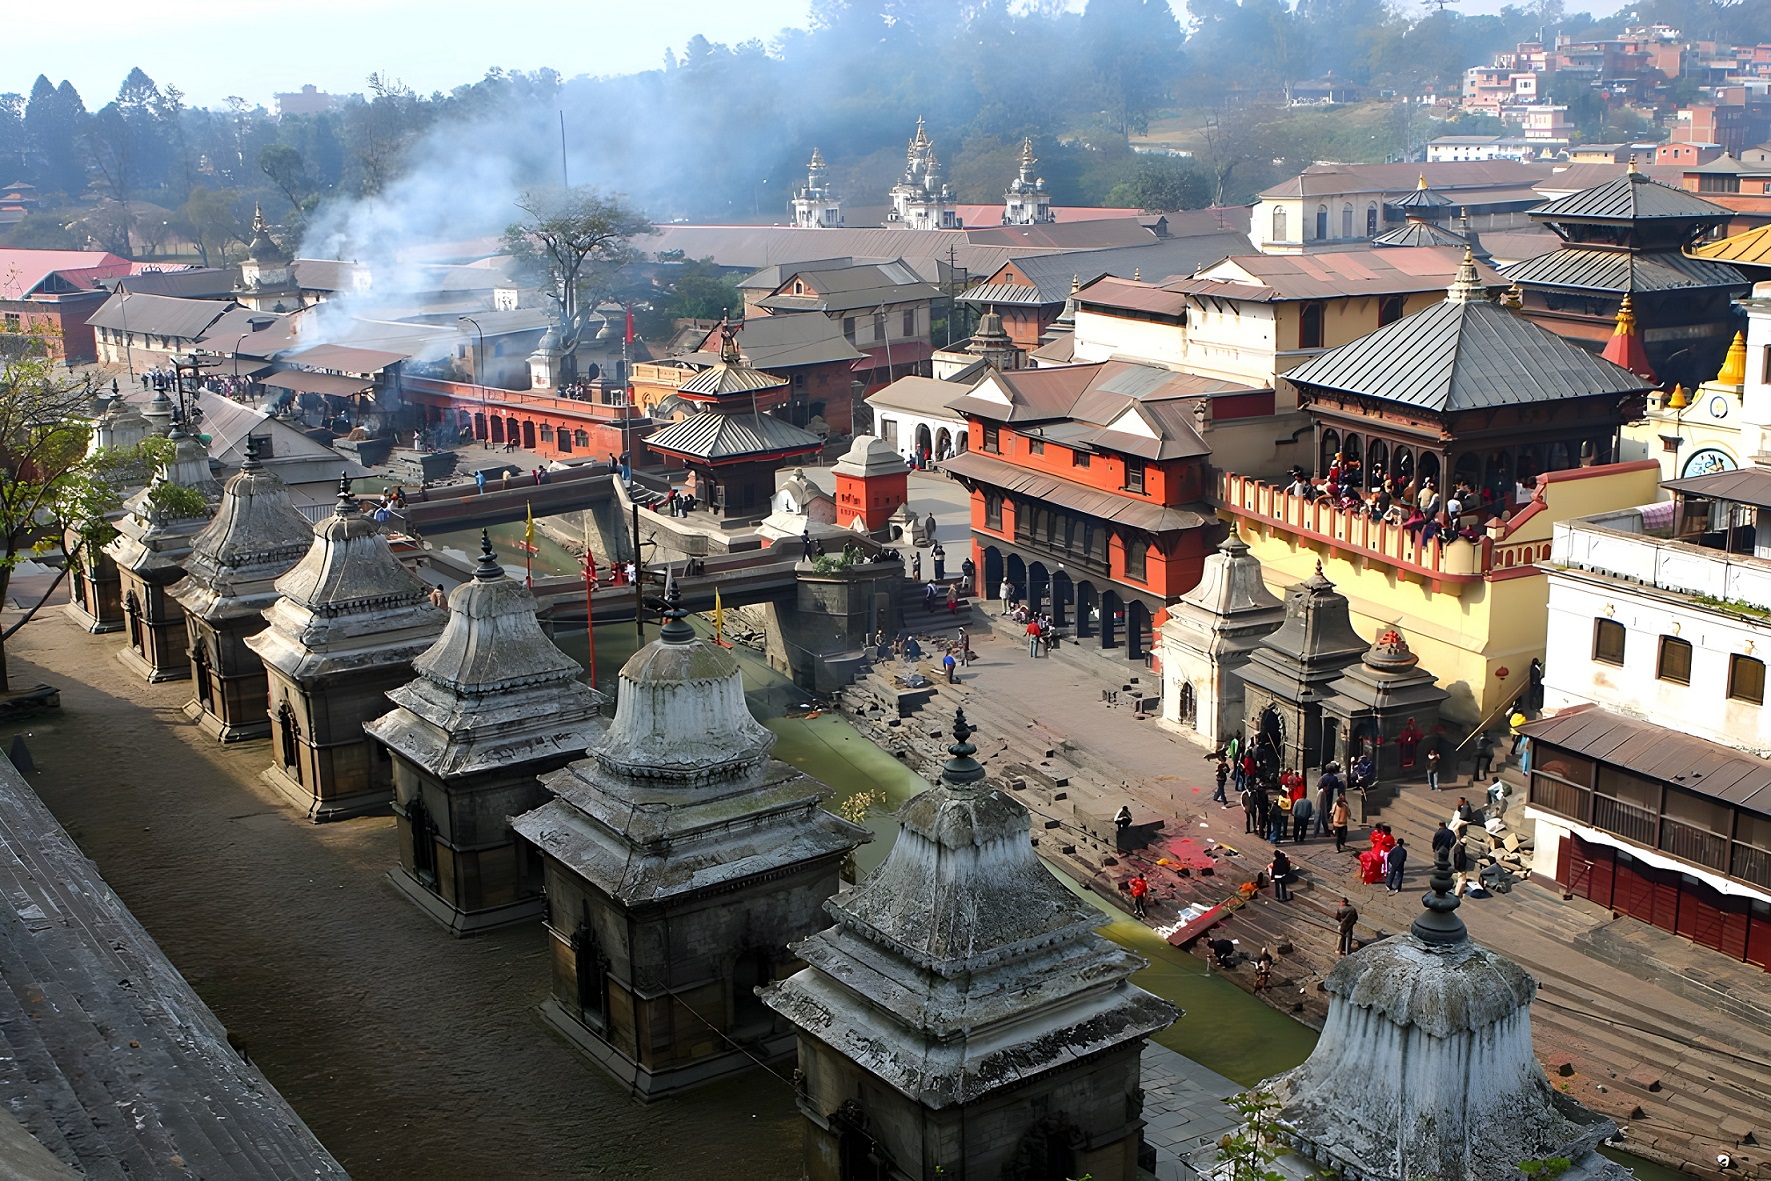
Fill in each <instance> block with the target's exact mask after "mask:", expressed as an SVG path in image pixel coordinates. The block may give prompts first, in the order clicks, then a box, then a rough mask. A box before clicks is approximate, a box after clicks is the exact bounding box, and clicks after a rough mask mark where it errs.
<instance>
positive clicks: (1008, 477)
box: [942, 361, 1221, 661]
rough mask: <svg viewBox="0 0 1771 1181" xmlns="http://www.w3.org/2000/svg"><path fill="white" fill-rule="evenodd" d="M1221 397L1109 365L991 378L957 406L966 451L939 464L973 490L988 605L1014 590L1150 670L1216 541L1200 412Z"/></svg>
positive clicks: (1166, 376)
mask: <svg viewBox="0 0 1771 1181" xmlns="http://www.w3.org/2000/svg"><path fill="white" fill-rule="evenodd" d="M1220 385H1221V383H1216V382H1211V381H1209V380H1208V379H1202V378H1198V377H1195V376H1192V375H1190V374H1184V373H1171V372H1168V371H1167V370H1162V369H1157V368H1153V367H1151V366H1143V365H1135V364H1130V363H1127V362H1117V361H1108V362H1102V363H1099V364H1094V365H1076V366H1068V367H1064V368H1056V369H1033V370H1018V371H1015V372H1012V373H998V372H994V371H992V372H991V373H990V375H989V376H987V377H986V378H984V380H983V381H981V382H979V383H978V384H977V385H976V386H974V387H973V388H972V389H971V390H970V391H969V392H968V393H966V394H965V395H964V396H962V397H960V398H958V399H956V400H955V401H954V402H953V403H951V405H952V406H953V407H954V408H955V409H956V410H958V411H959V412H961V413H962V414H964V415H965V417H966V422H967V430H968V436H969V441H970V447H969V449H968V450H967V451H964V452H962V453H960V454H958V455H956V456H953V457H952V458H950V459H948V460H947V461H946V462H945V463H944V464H943V465H942V466H943V468H944V470H945V471H946V472H947V473H948V474H949V475H951V476H953V477H955V478H956V479H958V480H959V481H960V482H961V483H962V484H963V485H965V487H966V488H967V489H968V490H969V491H970V492H971V502H972V556H973V560H974V561H975V562H976V563H977V566H978V571H979V579H980V582H979V585H980V587H981V588H982V589H981V590H980V594H982V595H984V596H986V597H990V598H995V597H997V595H998V594H999V593H1000V591H999V587H1000V584H1001V583H1002V582H1003V581H1004V580H1005V579H1006V580H1007V581H1008V582H1009V583H1010V584H1011V585H1013V586H1014V588H1015V591H1016V593H1017V594H1018V595H1020V597H1021V598H1023V599H1024V600H1025V601H1027V602H1028V603H1029V604H1031V605H1032V606H1033V607H1035V608H1036V609H1038V610H1044V611H1048V612H1049V613H1050V614H1051V616H1052V620H1053V622H1054V623H1055V624H1056V625H1057V626H1058V627H1060V628H1067V629H1073V632H1074V634H1075V636H1076V638H1077V641H1078V642H1080V643H1089V644H1094V645H1097V646H1098V647H1100V648H1102V649H1104V650H1116V651H1120V652H1122V653H1123V654H1124V655H1125V657H1126V658H1127V659H1129V660H1137V661H1142V660H1144V658H1145V657H1146V656H1147V655H1148V654H1149V653H1150V652H1151V650H1152V649H1151V629H1152V625H1153V621H1154V619H1155V617H1156V615H1157V614H1158V613H1159V612H1160V611H1162V610H1163V609H1164V608H1165V607H1166V606H1167V605H1168V604H1169V603H1170V602H1172V601H1173V600H1174V599H1176V598H1178V597H1179V596H1180V595H1181V594H1183V593H1184V592H1186V591H1188V590H1191V589H1192V588H1193V586H1194V585H1195V584H1197V583H1198V581H1199V576H1200V572H1201V570H1202V569H1203V566H1204V561H1205V555H1206V553H1207V552H1208V549H1209V544H1210V542H1211V540H1212V537H1211V535H1212V533H1213V525H1214V519H1213V517H1212V514H1211V511H1210V509H1209V508H1207V507H1206V504H1205V500H1206V495H1207V481H1208V479H1209V466H1210V458H1211V449H1210V447H1209V446H1208V445H1207V444H1206V443H1205V441H1204V439H1203V438H1202V437H1201V435H1200V432H1199V419H1198V416H1197V407H1196V404H1197V403H1198V402H1200V401H1201V400H1202V399H1203V398H1205V397H1206V396H1208V394H1209V393H1210V392H1211V389H1209V388H1207V387H1212V388H1216V387H1217V386H1220Z"/></svg>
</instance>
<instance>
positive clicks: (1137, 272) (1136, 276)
mask: <svg viewBox="0 0 1771 1181" xmlns="http://www.w3.org/2000/svg"><path fill="white" fill-rule="evenodd" d="M1131 281H1132V282H1133V283H1142V282H1143V281H1144V271H1143V268H1142V267H1133V268H1132V269H1131Z"/></svg>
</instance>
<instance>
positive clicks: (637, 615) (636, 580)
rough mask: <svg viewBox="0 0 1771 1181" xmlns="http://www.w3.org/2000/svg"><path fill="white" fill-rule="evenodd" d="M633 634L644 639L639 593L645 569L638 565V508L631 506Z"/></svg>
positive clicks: (643, 610) (643, 598)
mask: <svg viewBox="0 0 1771 1181" xmlns="http://www.w3.org/2000/svg"><path fill="white" fill-rule="evenodd" d="M632 507H633V634H634V635H636V636H638V637H639V638H640V639H641V640H642V641H643V640H644V639H645V638H646V622H645V606H646V600H645V596H644V595H642V594H641V593H640V587H641V585H642V584H643V583H644V582H645V581H646V568H645V566H643V565H642V564H641V563H640V506H639V505H637V504H636V505H633V506H632Z"/></svg>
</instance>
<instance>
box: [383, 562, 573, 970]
mask: <svg viewBox="0 0 1771 1181" xmlns="http://www.w3.org/2000/svg"><path fill="white" fill-rule="evenodd" d="M535 610H536V605H535V596H534V595H532V594H530V593H529V591H528V589H527V588H526V587H524V586H523V585H522V584H521V583H520V582H517V581H516V580H515V579H513V578H511V577H510V576H509V575H508V574H506V573H505V571H504V567H503V566H502V565H501V564H500V563H499V561H498V558H497V556H496V555H495V554H494V553H493V552H492V542H491V539H490V538H488V537H487V536H486V535H485V534H481V536H480V560H479V565H478V567H477V568H476V569H475V570H474V576H473V577H472V578H471V579H469V580H468V581H467V582H464V583H462V584H461V585H460V586H458V587H456V588H455V590H454V591H453V592H451V593H450V595H449V622H448V623H447V624H445V625H444V626H443V634H442V635H440V636H438V637H437V641H436V643H434V644H432V645H431V646H430V648H429V650H427V651H426V652H425V653H424V654H423V655H422V656H420V657H418V659H416V660H414V661H413V662H412V668H413V671H414V672H416V673H417V674H418V677H417V679H416V680H413V681H412V682H411V683H409V684H406V685H402V686H400V687H399V688H397V689H394V690H391V691H390V692H389V693H388V697H389V698H390V699H391V700H392V701H393V703H394V706H395V708H394V710H393V712H391V713H387V714H383V715H382V716H381V717H379V718H376V719H375V720H374V721H373V722H370V723H369V724H368V725H367V726H366V727H364V729H365V730H367V731H368V734H369V737H370V738H371V739H373V740H375V741H376V742H378V743H380V744H381V745H382V746H384V747H385V748H386V750H387V752H388V754H389V755H391V757H392V759H393V772H394V816H395V818H396V820H397V822H398V826H399V830H400V864H399V866H398V867H397V868H396V869H394V870H393V871H392V872H391V873H390V874H389V878H390V879H391V880H392V881H393V883H394V885H396V886H398V887H399V888H400V889H401V890H403V891H404V892H405V893H406V894H407V895H409V896H410V897H411V898H412V899H413V900H414V901H415V902H417V903H418V905H419V906H420V907H422V908H423V909H424V910H425V911H426V912H427V913H428V914H430V915H431V916H432V917H434V918H436V919H437V920H439V921H440V922H442V923H443V924H444V925H445V926H447V927H448V928H449V930H451V931H452V932H454V933H455V934H457V935H468V934H473V933H475V932H477V931H484V930H489V929H490V928H492V927H497V926H503V925H505V924H507V923H514V922H520V921H522V920H524V919H531V918H534V917H536V916H537V915H539V914H540V913H541V872H540V865H539V863H538V862H536V860H535V859H534V858H533V856H531V855H530V850H529V849H528V847H527V846H526V845H522V844H520V843H519V842H518V841H517V840H516V838H515V835H514V834H513V833H512V832H511V828H510V818H511V817H512V816H518V815H521V814H522V813H524V812H527V811H529V810H530V809H532V808H537V807H539V806H541V805H542V804H543V803H545V802H546V801H547V792H546V791H545V790H543V788H542V786H541V779H540V776H541V775H544V774H546V773H547V772H550V771H557V770H559V769H560V768H561V767H563V766H565V765H566V764H567V763H569V762H571V761H572V760H573V759H575V758H578V757H579V756H581V755H582V754H583V753H584V751H585V748H587V747H589V746H590V745H591V743H592V742H593V741H594V740H596V739H597V738H599V737H600V736H601V735H602V733H603V722H602V720H601V718H600V717H599V713H600V710H601V707H602V701H603V697H602V694H600V693H598V692H596V691H595V690H593V689H591V688H589V687H588V686H585V685H582V684H580V683H579V682H578V675H579V673H581V672H582V671H583V670H582V669H581V668H579V666H578V662H577V661H575V660H573V659H572V658H571V657H569V656H567V655H566V654H565V653H564V652H561V651H560V650H559V649H558V648H557V647H555V646H554V643H553V641H552V640H550V639H549V638H548V637H547V635H546V633H544V632H543V631H542V630H541V624H540V621H539V620H537V619H536V617H535Z"/></svg>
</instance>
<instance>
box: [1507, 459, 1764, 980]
mask: <svg viewBox="0 0 1771 1181" xmlns="http://www.w3.org/2000/svg"><path fill="white" fill-rule="evenodd" d="M1666 487H1668V488H1669V489H1670V490H1671V491H1672V492H1673V493H1674V494H1675V499H1674V500H1672V501H1662V502H1659V503H1656V504H1651V505H1643V506H1641V507H1638V508H1633V509H1623V510H1619V511H1616V512H1611V513H1604V514H1600V515H1597V516H1592V517H1586V518H1581V519H1577V520H1572V521H1566V522H1563V523H1561V524H1558V525H1557V526H1556V527H1555V540H1554V542H1553V543H1552V546H1551V550H1550V557H1549V561H1548V563H1546V565H1545V570H1546V571H1547V574H1548V584H1549V587H1548V591H1549V612H1548V629H1549V630H1548V642H1547V645H1546V657H1545V663H1544V706H1545V709H1546V716H1545V717H1544V718H1543V719H1542V720H1540V721H1536V722H1531V723H1528V724H1527V725H1525V726H1524V727H1523V729H1524V732H1525V733H1526V734H1528V735H1529V736H1530V737H1531V742H1532V750H1531V763H1530V770H1531V776H1530V787H1529V796H1528V802H1527V804H1526V806H1525V810H1524V814H1525V817H1526V819H1527V820H1528V821H1530V822H1531V823H1532V824H1533V825H1534V826H1535V832H1534V839H1535V852H1534V854H1533V864H1532V869H1533V872H1534V873H1535V874H1537V875H1540V876H1541V877H1544V878H1549V879H1553V880H1555V881H1556V882H1558V883H1560V884H1561V886H1562V888H1563V889H1564V890H1565V891H1566V892H1568V893H1571V894H1579V895H1581V896H1582V897H1585V898H1588V899H1591V900H1592V901H1594V902H1597V903H1599V904H1600V905H1601V906H1607V907H1610V908H1611V909H1613V910H1615V911H1618V912H1619V913H1621V914H1627V915H1631V916H1633V917H1635V918H1638V919H1641V920H1643V921H1645V922H1650V923H1654V924H1655V925H1657V926H1661V927H1665V928H1667V929H1669V930H1674V931H1677V932H1678V933H1679V934H1681V935H1684V936H1686V937H1687V938H1690V939H1692V940H1694V941H1695V942H1698V943H1701V944H1704V945H1705V946H1708V947H1711V948H1713V949H1715V950H1717V951H1720V952H1722V953H1723V954H1726V955H1729V956H1730V957H1732V958H1734V959H1744V960H1747V961H1748V962H1752V963H1765V962H1767V961H1768V957H1771V762H1768V761H1767V756H1771V718H1768V717H1767V713H1766V709H1765V662H1766V660H1767V659H1771V469H1767V468H1764V467H1760V466H1757V465H1754V466H1750V467H1746V468H1743V469H1740V470H1737V471H1719V472H1713V473H1711V474H1708V475H1703V476H1695V477H1692V478H1689V479H1681V480H1676V481H1672V482H1670V483H1669V484H1668V485H1666Z"/></svg>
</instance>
